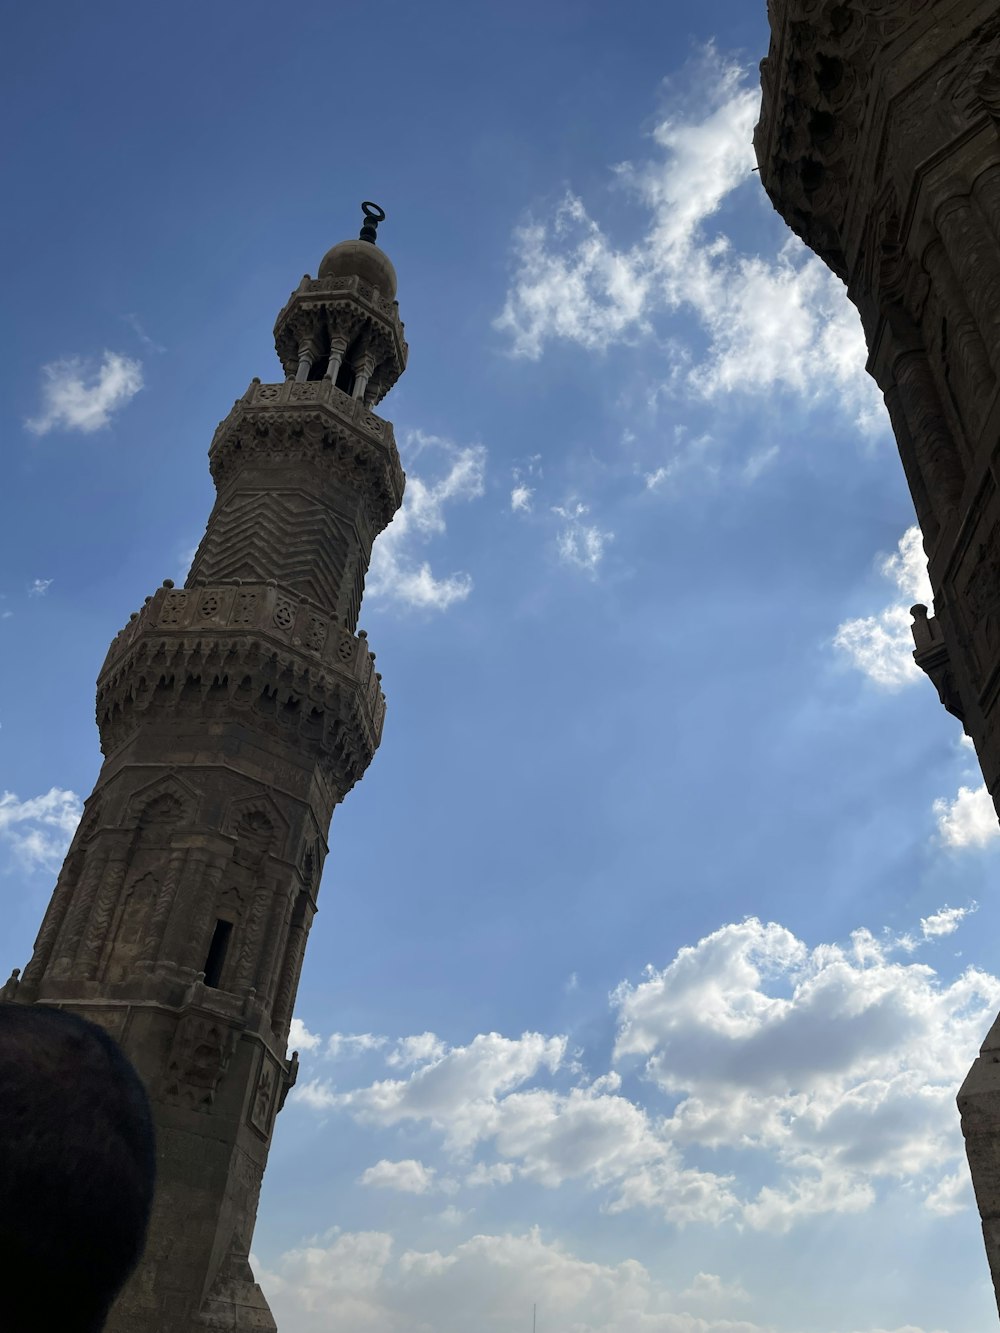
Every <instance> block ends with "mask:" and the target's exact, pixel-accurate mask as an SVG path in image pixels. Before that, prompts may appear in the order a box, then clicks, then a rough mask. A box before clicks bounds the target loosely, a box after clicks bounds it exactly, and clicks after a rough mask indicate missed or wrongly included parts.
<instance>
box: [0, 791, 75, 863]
mask: <svg viewBox="0 0 1000 1333" xmlns="http://www.w3.org/2000/svg"><path fill="white" fill-rule="evenodd" d="M82 813H83V803H82V802H81V800H80V797H79V796H77V794H76V792H73V791H64V790H62V789H61V788H59V787H52V788H50V789H49V791H47V792H46V793H45V795H44V796H32V797H29V799H28V800H26V801H22V800H19V799H18V797H17V796H16V795H15V794H14V792H11V791H5V792H4V793H3V795H2V796H0V842H3V843H6V845H7V846H8V848H9V849H10V852H11V854H12V857H13V860H14V862H15V864H16V865H18V866H19V867H20V868H21V869H23V870H28V871H35V870H48V871H55V870H58V869H59V866H60V865H61V864H62V859H63V857H64V856H65V855H66V849H67V847H68V846H69V844H70V840H71V838H72V837H73V834H74V833H75V832H76V826H77V824H79V822H80V816H81V814H82Z"/></svg>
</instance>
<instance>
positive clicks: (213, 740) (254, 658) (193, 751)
mask: <svg viewBox="0 0 1000 1333" xmlns="http://www.w3.org/2000/svg"><path fill="white" fill-rule="evenodd" d="M362 207H363V209H364V213H365V225H364V227H363V228H362V231H361V236H360V239H359V240H356V241H344V242H342V243H341V244H340V245H335V246H334V247H333V249H332V250H330V251H329V253H328V254H327V255H326V256H325V257H324V259H323V261H322V263H321V264H320V268H319V277H318V278H310V277H309V276H308V275H307V276H306V277H304V278H303V279H302V281H301V282H300V283H299V286H298V287H297V288H296V290H295V291H294V292H293V293H292V295H291V297H290V298H289V301H288V304H287V305H286V306H285V308H284V309H283V310H282V311H281V313H280V315H279V316H278V321H277V324H276V325H275V329H274V338H275V346H276V349H277V352H278V357H279V359H280V361H281V364H282V366H283V367H284V372H285V378H284V382H281V383H275V384H262V383H261V382H260V381H259V380H257V379H255V380H254V381H253V382H252V383H251V385H250V387H249V389H247V391H246V393H245V394H244V395H243V397H242V398H239V399H238V400H237V401H236V403H235V405H234V407H233V410H232V411H231V412H230V413H229V415H228V416H227V417H226V419H225V421H223V422H221V423H220V425H219V428H218V430H217V431H216V432H215V437H214V439H213V440H212V445H211V449H210V450H209V460H210V466H211V470H212V476H213V478H214V480H215V485H216V489H217V492H218V497H217V499H216V502H215V507H214V509H213V510H212V514H211V517H210V518H209V520H208V528H207V531H206V533H205V536H204V539H203V540H202V543H201V545H200V546H199V548H198V552H197V554H196V555H195V558H194V564H193V565H192V567H191V573H190V575H189V577H188V580H187V582H186V584H185V586H184V587H183V588H182V589H181V588H175V587H174V586H173V584H172V583H171V582H170V581H169V580H167V581H166V582H165V583H164V585H163V587H162V588H159V589H157V591H156V592H155V593H154V594H153V595H152V597H147V598H146V602H145V605H144V606H143V608H142V609H141V610H140V611H138V612H137V613H135V614H134V615H132V616H131V618H130V620H129V623H128V625H127V626H126V627H125V628H124V629H123V630H122V631H121V633H120V634H119V635H118V636H117V637H116V638H115V640H114V642H113V643H112V645H111V648H110V650H109V652H108V656H107V659H106V661H105V663H104V666H103V667H102V668H101V672H100V676H99V678H98V684H97V722H98V726H99V728H100V733H101V749H102V751H103V753H104V756H105V758H104V765H103V767H102V769H101V773H100V776H99V777H98V780H97V785H96V787H95V788H94V791H93V794H92V795H91V797H90V799H89V800H88V801H87V803H86V808H85V812H84V817H83V820H82V822H81V824H80V827H79V829H78V830H77V833H76V836H75V837H74V839H73V843H72V846H71V847H70V850H69V854H68V856H67V857H66V862H65V864H64V866H63V868H62V871H61V873H60V875H59V880H58V883H57V885H56V889H55V892H54V894H53V896H52V901H51V903H50V905H49V909H48V911H47V913H46V915H45V919H44V921H43V923H42V928H41V930H40V932H39V935H38V939H37V941H36V943H35V950H34V954H33V956H32V959H31V962H30V963H29V964H28V967H27V969H26V971H25V974H24V977H23V979H22V980H21V981H20V984H18V983H17V980H16V977H15V978H12V980H11V982H9V983H8V985H7V987H6V988H5V996H6V998H8V999H14V1000H16V1001H18V1002H25V1003H35V1002H41V1003H45V1004H51V1005H58V1006H61V1007H65V1008H68V1009H72V1010H73V1011H74V1012H76V1013H78V1014H82V1015H84V1016H85V1017H86V1018H89V1019H92V1020H93V1021H95V1022H98V1023H100V1024H101V1025H102V1026H103V1027H105V1028H106V1029H107V1030H108V1031H109V1032H111V1033H112V1034H113V1035H114V1036H115V1037H117V1038H118V1040H119V1041H120V1042H121V1043H122V1045H123V1046H124V1047H125V1049H126V1050H127V1051H128V1053H129V1055H130V1056H131V1058H132V1059H133V1060H134V1062H135V1064H136V1067H137V1068H138V1070H139V1072H140V1074H141V1075H142V1077H143V1079H144V1081H145V1083H146V1086H147V1088H148V1089H149V1093H150V1096H151V1098H152V1102H153V1108H154V1114H155V1118H156V1124H157V1133H158V1162H159V1177H158V1182H157V1198H156V1204H155V1207H154V1215H153V1222H152V1226H151V1231H150V1238H149V1246H148V1249H147V1254H146V1257H145V1259H144V1260H143V1263H142V1265H141V1266H140V1268H139V1270H138V1271H137V1273H136V1274H135V1276H134V1277H133V1279H132V1280H131V1281H130V1283H129V1284H128V1286H127V1287H126V1288H125V1291H124V1292H123V1293H122V1295H121V1297H120V1298H119V1300H118V1302H117V1304H116V1305H115V1307H114V1310H113V1312H112V1316H111V1320H110V1323H109V1325H108V1329H109V1333H153V1330H155V1333H192V1331H193V1330H196V1329H198V1328H220V1329H221V1328H225V1329H228V1330H236V1331H237V1333H239V1330H244V1329H255V1330H261V1329H273V1328H274V1326H275V1325H274V1321H273V1319H272V1317H271V1314H270V1311H269V1310H268V1307H267V1303H266V1301H265V1300H264V1297H263V1296H262V1294H261V1292H260V1289H259V1287H258V1286H257V1285H256V1283H255V1282H254V1278H253V1274H252V1273H251V1271H250V1266H249V1263H248V1259H247V1256H248V1252H249V1246H250V1240H251V1236H252V1233H253V1227H254V1220H255V1217H256V1212H257V1200H258V1196H259V1192H260V1184H261V1176H262V1174H263V1171H264V1166H265V1163H266V1161H267V1153H268V1147H269V1145H270V1141H271V1134H272V1132H273V1129H274V1121H275V1116H276V1115H277V1113H278V1111H279V1110H280V1108H281V1105H282V1103H283V1101H284V1098H285V1095H286V1093H287V1091H288V1089H289V1087H290V1086H291V1084H292V1083H293V1082H294V1080H295V1073H296V1065H297V1058H296V1056H294V1055H293V1056H292V1058H291V1060H288V1059H286V1042H287V1038H288V1027H289V1023H290V1021H291V1017H292V1005H293V1003H294V1000H295V993H296V988H297V986H298V980H299V971H300V969H301V967H302V957H303V953H304V951H305V945H306V939H307V937H308V935H309V927H310V925H311V924H312V919H313V916H314V914H315V912H316V894H317V889H318V886H319V882H320V876H321V873H322V869H323V861H324V858H325V856H326V850H327V844H326V835H327V830H328V828H329V825H330V819H331V816H332V814H333V810H334V807H335V806H336V805H337V804H338V803H339V802H340V801H342V800H343V798H344V797H345V796H346V794H347V793H348V792H349V791H350V789H351V788H352V787H353V786H354V784H355V783H356V782H357V781H358V779H359V778H360V777H361V776H362V774H363V773H364V771H365V769H366V768H367V767H368V764H369V763H370V762H371V759H372V756H373V754H374V753H375V750H376V747H377V746H378V743H379V740H380V738H381V734H382V720H383V717H384V714H385V699H384V696H383V694H382V690H381V686H380V683H379V682H380V676H379V673H378V672H377V671H376V670H375V665H374V663H375V655H374V653H371V652H370V651H369V649H368V643H367V640H366V636H365V633H364V631H363V630H362V631H360V632H359V631H357V621H358V612H359V609H360V606H361V596H362V592H363V590H364V581H365V573H366V571H367V569H368V562H369V558H370V555H371V549H372V542H373V541H374V539H375V537H376V536H377V535H378V533H379V532H381V531H382V529H383V528H384V527H385V526H386V525H387V524H388V523H389V522H390V520H391V519H392V516H393V514H394V513H395V512H396V510H397V509H398V508H399V505H400V502H401V500H402V497H403V481H404V478H403V473H402V471H401V469H400V464H399V455H398V454H397V452H396V445H395V442H394V439H393V433H392V427H391V425H390V424H389V423H388V422H387V421H384V420H383V419H382V418H381V417H378V416H376V415H375V413H374V408H375V406H376V405H377V404H378V402H379V401H380V399H381V398H383V397H384V395H385V394H386V393H387V392H388V391H389V389H390V388H391V387H392V386H393V384H395V382H396V380H397V379H398V378H399V376H400V375H401V374H402V372H403V369H404V368H405V366H406V354H407V347H406V343H405V342H404V340H403V325H402V323H401V322H400V319H399V310H398V305H397V302H396V300H395V295H396V273H395V270H394V269H393V266H392V264H391V263H390V261H389V259H388V257H387V256H386V255H385V254H383V252H382V251H381V250H380V249H379V248H378V247H377V245H376V244H375V239H376V235H375V229H376V227H377V225H378V223H379V222H380V221H381V220H382V219H383V218H384V216H385V214H384V213H383V212H382V210H381V209H380V208H377V207H376V206H375V205H373V204H369V203H365V204H363V205H362Z"/></svg>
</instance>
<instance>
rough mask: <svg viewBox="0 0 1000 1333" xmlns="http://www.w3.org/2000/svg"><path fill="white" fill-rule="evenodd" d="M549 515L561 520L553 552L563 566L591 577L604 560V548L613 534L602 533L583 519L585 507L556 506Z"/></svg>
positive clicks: (611, 539)
mask: <svg viewBox="0 0 1000 1333" xmlns="http://www.w3.org/2000/svg"><path fill="white" fill-rule="evenodd" d="M552 512H553V513H554V514H555V515H556V516H557V517H558V518H559V519H561V520H562V524H561V527H560V529H559V531H558V532H557V534H556V550H557V551H558V553H559V559H560V560H561V561H562V563H563V564H564V565H569V566H570V568H572V569H580V570H582V571H583V572H584V573H585V574H590V575H594V574H596V573H597V571H598V569H599V568H600V565H601V561H602V560H603V559H604V551H605V547H606V546H607V545H608V543H609V542H613V541H614V539H615V534H614V533H613V532H605V531H603V530H602V529H601V528H599V527H597V526H596V524H593V523H585V522H584V519H585V518H586V517H587V515H588V514H589V513H590V509H589V507H588V506H587V505H584V504H570V505H557V506H554V507H553V510H552Z"/></svg>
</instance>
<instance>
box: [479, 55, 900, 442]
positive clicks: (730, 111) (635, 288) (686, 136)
mask: <svg viewBox="0 0 1000 1333" xmlns="http://www.w3.org/2000/svg"><path fill="white" fill-rule="evenodd" d="M688 82H689V84H690V88H691V90H692V91H691V93H690V95H688V94H686V93H685V92H684V91H683V90H677V89H675V90H674V95H673V100H674V102H675V109H674V110H673V112H672V113H671V114H668V115H667V116H665V117H664V118H663V119H661V121H660V123H659V124H658V125H657V126H656V129H655V130H654V132H653V135H652V139H653V143H654V147H655V153H654V155H653V156H651V157H650V158H649V159H648V160H646V161H642V162H633V163H625V164H623V165H621V166H619V167H618V168H617V169H616V171H615V186H616V188H617V190H618V191H619V192H623V193H625V194H626V195H627V196H628V198H629V200H630V204H631V208H630V212H632V213H633V214H634V212H635V210H636V206H638V208H639V209H642V210H644V212H645V216H646V219H647V221H646V228H645V232H644V234H643V236H642V237H641V238H640V239H639V240H637V241H636V242H634V243H633V244H631V245H628V246H621V245H619V244H617V243H616V242H615V240H614V239H613V237H612V236H611V235H610V234H608V233H607V232H606V231H605V230H604V229H603V228H602V227H601V226H600V225H599V224H598V222H596V221H595V220H594V218H593V216H592V215H591V212H590V211H589V210H588V208H587V206H586V204H585V203H584V201H583V200H582V199H581V198H579V196H577V195H575V194H573V193H572V192H568V193H567V194H566V195H565V196H564V198H563V199H562V200H561V201H560V202H559V204H558V205H557V206H556V208H555V209H554V211H553V212H552V215H551V217H550V218H549V219H548V220H545V221H540V220H538V219H536V218H531V219H529V220H528V221H527V222H526V223H525V224H524V225H523V226H522V227H520V228H519V229H518V230H517V232H516V233H515V236H514V275H513V279H512V282H511V284H510V287H509V290H508V292H507V297H506V301H505V304H504V308H503V311H502V312H501V314H500V315H499V317H498V318H497V320H496V322H495V323H496V327H497V329H499V330H500V331H501V332H503V333H504V334H506V335H507V336H508V337H509V339H510V345H511V348H512V351H513V352H514V354H515V355H518V356H523V357H529V358H532V359H537V358H538V357H540V356H541V355H542V353H543V352H544V350H545V348H546V346H547V345H548V344H549V343H550V342H553V341H557V340H563V341H569V342H574V343H576V344H578V345H580V346H582V347H585V348H588V349H592V350H595V351H599V350H602V349H604V348H606V347H607V346H609V345H610V344H611V343H615V342H638V341H640V340H643V339H646V338H653V337H655V338H656V340H657V345H658V346H659V347H660V348H665V355H666V365H665V366H663V368H662V372H661V379H662V380H663V382H664V387H667V388H668V389H671V390H672V391H678V390H679V389H680V390H683V391H684V392H686V393H688V394H689V395H694V396H696V397H700V398H704V399H716V398H720V397H722V396H726V395H730V394H733V393H741V394H748V395H762V394H773V392H774V391H775V390H778V389H782V390H785V391H788V392H790V393H794V394H796V395H797V396H799V397H800V398H801V399H802V400H804V401H806V402H809V403H813V402H818V401H820V400H821V399H824V398H826V399H828V400H831V401H835V402H837V403H838V404H843V405H845V406H846V407H847V409H848V411H850V412H851V414H852V415H853V416H854V418H855V420H856V421H857V423H858V424H859V425H860V426H861V427H862V428H863V429H864V430H867V431H874V430H876V429H884V421H885V413H884V408H883V407H882V405H881V402H880V400H879V398H878V394H877V391H876V390H875V388H874V386H873V384H872V383H871V381H870V380H869V379H868V377H867V376H866V375H865V372H864V365H865V360H866V350H865V344H864V338H863V335H862V331H861V327H860V323H859V320H858V317H857V314H856V312H855V310H854V309H853V307H852V306H851V305H850V303H849V302H848V301H847V297H846V294H845V291H844V288H843V285H842V284H841V283H840V282H839V281H838V280H837V279H836V278H835V277H834V276H833V274H831V273H830V271H829V270H828V269H827V267H826V266H825V265H824V264H823V263H822V262H821V261H820V260H819V259H818V258H816V257H815V256H813V255H811V254H810V253H809V252H808V251H807V250H806V249H805V247H804V246H803V245H802V244H801V243H800V242H799V241H797V240H795V239H794V238H790V237H788V238H786V237H785V235H782V239H781V242H780V243H779V244H778V245H777V246H776V248H775V249H774V251H773V252H772V253H769V254H766V255H765V254H741V253H739V252H738V251H737V249H736V247H735V244H734V241H733V238H732V236H731V235H730V234H729V231H728V230H727V225H726V223H725V221H724V220H723V219H722V218H721V217H720V215H721V214H722V211H723V208H724V206H725V205H727V204H728V203H730V202H731V201H734V200H736V199H740V198H742V196H743V195H745V194H747V193H748V192H750V191H758V192H759V189H760V186H759V184H758V183H757V180H756V178H755V177H754V176H753V175H752V171H753V168H754V157H753V149H752V137H753V126H754V122H755V120H756V117H757V114H758V111H759V106H760V93H759V90H758V88H757V87H756V86H755V81H754V80H752V78H751V75H750V72H749V71H748V70H744V69H743V68H741V67H740V66H738V65H736V64H734V63H733V62H732V61H727V60H725V59H723V58H722V57H720V56H719V54H718V53H717V52H716V51H715V49H714V48H712V47H709V48H707V49H706V51H705V52H704V53H703V56H702V58H701V59H700V60H699V61H697V62H696V63H695V66H694V68H692V69H691V70H689V72H688ZM677 315H679V316H681V317H683V318H684V319H685V320H687V321H688V323H689V322H690V317H691V316H694V319H695V320H696V321H697V325H698V326H699V328H700V331H701V335H702V336H701V338H699V339H697V340H696V339H693V338H692V337H691V334H690V329H689V327H685V326H684V325H683V324H682V323H681V321H680V320H673V321H671V320H670V317H671V316H677ZM696 343H697V345H696Z"/></svg>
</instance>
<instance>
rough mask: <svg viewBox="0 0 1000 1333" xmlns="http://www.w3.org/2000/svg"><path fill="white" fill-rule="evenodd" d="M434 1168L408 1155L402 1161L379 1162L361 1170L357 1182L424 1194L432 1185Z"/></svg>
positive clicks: (405, 1192)
mask: <svg viewBox="0 0 1000 1333" xmlns="http://www.w3.org/2000/svg"><path fill="white" fill-rule="evenodd" d="M434 1175H435V1172H434V1168H433V1167H429V1166H424V1164H423V1162H417V1161H415V1160H414V1159H413V1158H412V1157H408V1158H407V1159H406V1160H405V1161H402V1162H389V1161H386V1159H385V1158H384V1157H383V1158H382V1160H381V1161H380V1162H376V1163H375V1165H374V1166H370V1167H369V1168H368V1170H367V1171H364V1172H362V1174H361V1176H360V1177H359V1183H360V1184H362V1185H372V1186H375V1187H376V1188H378V1189H387V1190H399V1191H401V1192H402V1193H404V1194H426V1193H427V1191H428V1190H430V1189H433V1187H434Z"/></svg>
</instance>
